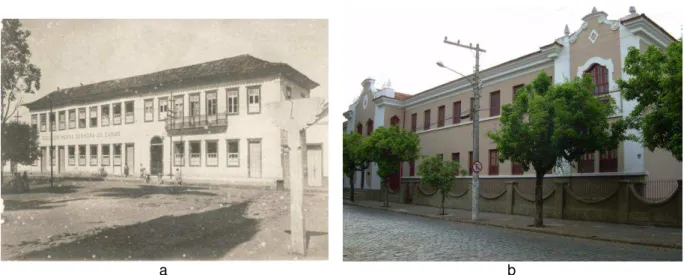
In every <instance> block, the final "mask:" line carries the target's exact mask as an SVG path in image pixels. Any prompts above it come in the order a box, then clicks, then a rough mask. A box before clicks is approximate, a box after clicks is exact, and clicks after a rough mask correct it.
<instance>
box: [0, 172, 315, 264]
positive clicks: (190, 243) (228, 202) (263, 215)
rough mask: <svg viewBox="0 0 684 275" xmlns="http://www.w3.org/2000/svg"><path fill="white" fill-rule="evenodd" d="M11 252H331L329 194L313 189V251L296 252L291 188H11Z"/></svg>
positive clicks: (5, 255)
mask: <svg viewBox="0 0 684 275" xmlns="http://www.w3.org/2000/svg"><path fill="white" fill-rule="evenodd" d="M2 198H3V200H4V205H5V209H4V212H3V213H2V217H3V219H4V220H5V222H4V223H3V224H2V233H1V236H2V238H1V239H0V242H1V243H2V256H1V258H2V260H107V261H111V260H291V259H316V260H325V259H327V258H328V234H327V233H328V195H327V193H325V192H320V191H318V192H305V197H304V215H305V225H306V230H307V237H308V244H309V246H308V247H309V250H308V254H307V255H306V256H304V257H302V256H297V255H294V254H291V253H290V252H289V251H290V235H289V227H290V216H289V203H290V200H289V192H287V191H276V190H274V189H255V188H235V187H221V186H207V185H193V186H186V185H183V186H178V185H173V186H172V185H152V184H142V183H131V182H114V181H94V182H87V181H63V182H59V183H56V184H55V188H52V189H51V188H49V185H38V186H32V188H31V191H30V192H28V193H24V194H3V195H2Z"/></svg>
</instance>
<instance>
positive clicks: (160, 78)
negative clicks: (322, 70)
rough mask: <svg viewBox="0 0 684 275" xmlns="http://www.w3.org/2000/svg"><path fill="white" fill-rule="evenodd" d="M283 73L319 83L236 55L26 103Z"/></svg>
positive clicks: (35, 105) (41, 105)
mask: <svg viewBox="0 0 684 275" xmlns="http://www.w3.org/2000/svg"><path fill="white" fill-rule="evenodd" d="M273 75H282V76H284V77H287V78H288V79H290V80H292V81H294V82H296V83H297V84H298V85H301V86H302V87H304V88H306V89H313V88H315V87H318V83H316V82H314V81H313V80H311V79H309V78H308V77H307V76H305V75H304V74H302V73H300V72H299V71H297V70H295V69H294V68H292V67H291V66H290V65H288V64H285V63H274V62H268V61H265V60H261V59H258V58H255V57H253V56H251V55H247V54H244V55H239V56H234V57H229V58H224V59H220V60H215V61H210V62H205V63H201V64H195V65H190V66H185V67H180V68H174V69H169V70H163V71H159V72H154V73H150V74H144V75H138V76H132V77H127V78H122V79H116V80H108V81H103V82H98V83H94V84H89V85H83V86H78V87H71V88H66V89H61V90H59V91H55V92H52V93H50V94H49V95H48V96H44V97H42V98H40V99H38V100H36V101H34V102H31V103H27V104H25V106H26V107H28V108H29V109H31V110H42V109H49V108H50V98H52V101H53V106H54V108H57V107H61V106H67V105H75V104H87V103H89V102H95V101H102V100H110V99H116V98H121V97H124V96H130V95H135V94H145V93H149V92H153V91H160V90H164V89H170V88H178V87H189V86H193V85H198V84H205V83H208V82H220V81H231V80H240V79H249V78H259V77H268V76H273Z"/></svg>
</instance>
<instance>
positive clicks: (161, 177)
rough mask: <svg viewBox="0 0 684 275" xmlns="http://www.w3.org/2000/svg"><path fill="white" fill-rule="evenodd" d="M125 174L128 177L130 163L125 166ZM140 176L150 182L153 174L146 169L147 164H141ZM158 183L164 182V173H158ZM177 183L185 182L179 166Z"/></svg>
mask: <svg viewBox="0 0 684 275" xmlns="http://www.w3.org/2000/svg"><path fill="white" fill-rule="evenodd" d="M124 176H125V177H128V165H125V166H124ZM140 178H141V179H143V180H145V183H149V182H150V178H151V175H150V173H148V172H147V169H145V166H143V164H142V163H141V164H140ZM157 183H158V184H164V175H163V173H159V174H157ZM175 183H176V184H178V185H181V184H183V178H182V176H181V172H180V170H179V169H178V168H176V177H175Z"/></svg>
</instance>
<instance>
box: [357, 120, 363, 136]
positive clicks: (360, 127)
mask: <svg viewBox="0 0 684 275" xmlns="http://www.w3.org/2000/svg"><path fill="white" fill-rule="evenodd" d="M356 132H357V133H359V134H360V135H363V124H361V122H359V124H356Z"/></svg>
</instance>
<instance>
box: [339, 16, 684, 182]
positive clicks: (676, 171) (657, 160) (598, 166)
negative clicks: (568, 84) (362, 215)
mask: <svg viewBox="0 0 684 275" xmlns="http://www.w3.org/2000/svg"><path fill="white" fill-rule="evenodd" d="M582 21H583V22H582V25H581V27H580V28H579V29H577V30H576V31H575V32H570V30H569V28H568V27H567V26H566V27H565V34H564V35H563V36H561V37H559V38H557V39H555V40H553V41H551V43H550V44H548V45H545V46H542V47H540V49H539V50H538V51H536V52H533V53H530V54H527V55H524V56H522V57H519V58H516V59H513V60H510V61H507V62H504V63H502V64H499V65H496V66H493V67H491V68H487V69H485V70H482V71H481V72H480V78H481V79H482V81H483V88H482V90H481V94H480V109H479V110H478V112H479V117H480V131H479V135H480V151H479V152H478V153H479V160H480V162H481V163H482V165H483V169H482V171H481V172H480V175H481V176H480V177H481V178H494V179H501V180H502V181H510V180H511V179H516V178H533V177H534V175H535V171H534V170H533V169H531V170H529V171H523V169H522V167H521V166H520V165H517V164H515V163H511V162H510V161H505V162H503V163H499V162H498V161H497V158H498V151H497V150H496V145H495V144H494V143H493V142H492V141H491V139H489V137H488V136H487V132H488V131H490V130H495V129H497V128H498V127H499V117H500V114H501V106H502V105H505V104H509V103H511V102H512V101H513V95H514V94H515V92H516V90H517V89H519V88H520V87H523V85H525V84H529V83H530V82H531V81H532V80H533V79H534V78H535V77H536V76H537V74H538V73H539V72H540V71H544V72H546V74H547V75H549V76H551V78H552V82H554V83H562V82H564V81H567V80H569V79H572V78H575V77H581V76H582V75H584V74H587V73H589V74H591V75H592V77H593V80H594V84H595V86H596V88H595V92H594V93H595V94H596V96H599V97H608V96H609V97H612V98H613V99H614V100H615V102H616V103H617V106H618V108H619V110H618V112H617V113H616V114H615V115H614V116H613V117H612V118H611V120H612V121H615V120H617V119H619V118H624V117H626V116H628V115H629V114H630V113H631V112H632V110H633V109H634V107H635V104H636V102H635V101H628V100H625V99H624V98H623V97H622V96H621V94H620V91H619V89H618V85H617V83H616V80H617V79H628V78H630V76H629V75H627V74H626V73H625V72H624V71H623V64H624V62H625V57H626V55H627V52H628V49H629V47H636V48H639V49H641V50H645V49H646V48H647V47H648V45H655V46H657V47H660V48H665V47H667V45H668V44H670V43H672V42H674V41H675V40H676V39H675V38H674V37H672V35H670V34H669V33H667V32H666V31H665V30H663V29H662V28H661V27H660V26H658V25H657V24H656V23H655V22H653V21H652V20H651V19H650V18H648V17H647V16H646V15H644V14H637V13H636V10H635V9H634V8H633V7H632V8H630V10H629V14H628V15H627V16H625V17H623V18H620V19H617V20H611V19H608V15H607V14H606V13H604V12H600V11H597V10H596V9H595V8H594V10H593V11H592V12H591V13H590V14H588V15H586V16H585V17H584V18H582ZM362 86H363V88H362V91H361V94H360V96H359V98H358V99H357V100H356V101H355V102H354V103H353V104H351V105H350V106H349V110H348V111H347V112H345V114H344V115H345V117H346V119H347V121H346V122H345V124H344V127H345V130H346V131H348V132H358V133H361V134H362V135H364V136H366V135H369V134H370V133H371V132H372V131H373V130H374V129H377V128H378V127H381V126H390V125H398V126H399V127H401V128H403V129H406V130H410V131H413V132H416V133H417V134H418V136H419V138H420V144H421V147H422V151H421V154H422V155H433V156H434V155H441V156H442V157H443V158H444V159H451V160H456V161H459V162H461V163H462V167H463V168H464V169H466V170H469V171H468V176H467V177H470V176H472V173H473V171H472V170H471V168H470V167H471V164H472V162H473V161H472V159H473V149H472V148H473V139H472V137H473V128H472V125H473V115H472V114H473V112H472V109H473V108H472V105H471V98H472V97H473V91H472V86H471V84H470V83H469V81H468V80H467V79H466V78H460V79H457V80H454V81H451V82H448V83H444V84H442V85H439V86H437V87H434V88H431V89H429V90H426V91H423V92H420V93H417V94H415V95H406V94H401V93H397V92H395V91H394V90H392V89H376V88H375V87H374V80H373V79H371V78H369V79H366V80H364V81H363V82H362ZM637 134H638V133H637ZM416 165H417V163H415V162H412V163H404V164H402V166H401V173H400V175H396V176H395V177H393V178H392V179H391V184H390V188H391V189H393V190H396V189H397V188H399V179H400V177H401V178H402V179H409V180H410V179H417V178H419V177H418V175H417V171H416ZM376 169H377V167H376V166H374V165H373V166H372V167H371V168H370V169H368V171H365V173H366V174H365V175H364V177H363V178H364V181H365V182H363V184H362V183H361V179H362V177H361V174H360V173H361V172H359V174H357V176H356V177H355V181H356V182H355V187H356V188H361V187H362V186H364V187H365V188H366V189H380V188H381V184H380V179H379V177H378V176H377V173H376V172H375V171H376ZM547 174H548V175H547V177H569V176H581V177H620V178H626V177H637V178H642V179H643V178H647V179H649V180H650V179H681V175H682V164H681V162H679V161H677V160H676V159H675V158H674V157H673V156H672V155H671V154H670V153H669V152H666V151H664V150H661V149H657V150H655V151H650V150H648V149H645V148H644V147H643V146H642V145H641V144H640V143H637V142H632V141H626V142H623V143H621V144H620V146H619V148H617V149H616V150H610V151H602V152H594V153H589V154H586V156H584V157H583V158H582V159H581V160H580V161H579V163H575V164H574V165H570V164H567V163H566V164H564V165H563V166H562V167H555V168H554V169H553V170H551V171H548V173H547ZM345 186H349V179H348V178H346V177H345Z"/></svg>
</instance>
